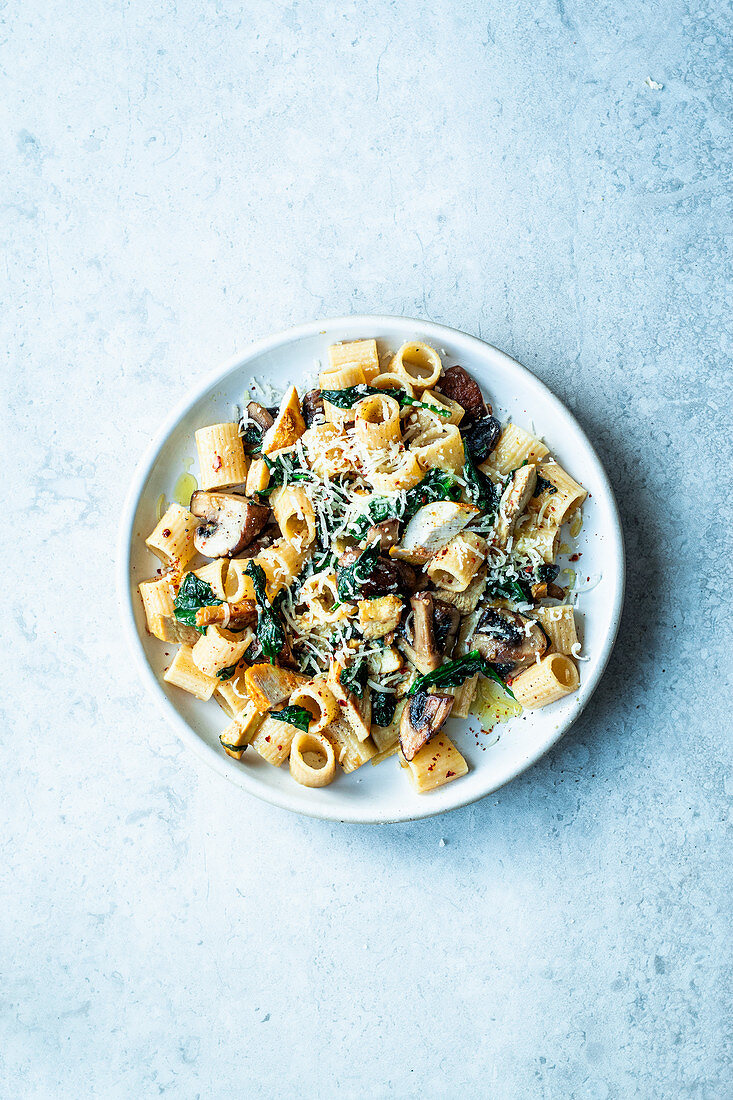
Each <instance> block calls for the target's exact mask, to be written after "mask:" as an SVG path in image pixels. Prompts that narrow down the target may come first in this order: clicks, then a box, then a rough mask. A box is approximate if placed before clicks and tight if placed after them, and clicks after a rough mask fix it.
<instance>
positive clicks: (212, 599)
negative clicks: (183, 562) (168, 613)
mask: <svg viewBox="0 0 733 1100" xmlns="http://www.w3.org/2000/svg"><path fill="white" fill-rule="evenodd" d="M220 603H222V601H221V600H219V599H217V598H216V596H215V595H214V591H213V589H212V587H211V585H210V584H207V583H206V581H202V580H201V578H200V577H197V576H196V574H195V573H186V575H185V577H184V578H183V580H182V581H181V585H180V587H179V589H178V594H177V595H176V598H175V599H174V601H173V608H174V614H175V616H176V618H177V619H178V621H179V622H181V623H187V624H188V625H189V626H193V627H196V630H198V632H199V634H205V633H206V627H205V626H196V612H197V611H198V610H199V608H200V607H218V606H219V604H220Z"/></svg>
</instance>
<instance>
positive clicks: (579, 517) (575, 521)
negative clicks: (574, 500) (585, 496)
mask: <svg viewBox="0 0 733 1100" xmlns="http://www.w3.org/2000/svg"><path fill="white" fill-rule="evenodd" d="M582 529H583V513H582V512H581V511H580V509H578V511H577V512H576V513H575V515H574V516H573V518H572V520H571V522H570V535H571V537H572V538H574V539H577V537H578V535H579V534H580V532H581V531H582Z"/></svg>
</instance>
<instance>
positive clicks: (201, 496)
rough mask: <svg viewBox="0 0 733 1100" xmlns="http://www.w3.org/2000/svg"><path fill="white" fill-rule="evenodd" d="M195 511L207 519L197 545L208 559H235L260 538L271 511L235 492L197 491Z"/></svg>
mask: <svg viewBox="0 0 733 1100" xmlns="http://www.w3.org/2000/svg"><path fill="white" fill-rule="evenodd" d="M190 509H191V512H192V513H193V515H194V516H196V517H198V518H199V519H203V520H204V523H202V524H201V525H200V526H199V527H197V528H196V533H195V535H194V538H193V542H194V546H195V547H196V549H197V550H198V552H199V553H200V554H203V555H204V557H206V558H233V557H235V555H236V554H239V553H240V552H241V551H242V550H244V548H245V547H246V546H248V545H249V543H250V542H251V541H252V540H253V539H254V538H255V537H256V536H257V535H259V533H260V531H261V530H262V528H263V527H264V526H265V524H266V523H267V520H268V517H269V514H270V509H269V507H268V506H267V505H263V504H254V503H253V502H252V501H251V500H248V499H247V498H246V497H241V496H235V495H234V494H233V493H207V492H204V491H202V490H200V489H199V490H197V492H195V493H194V494H193V496H192V497H191V505H190Z"/></svg>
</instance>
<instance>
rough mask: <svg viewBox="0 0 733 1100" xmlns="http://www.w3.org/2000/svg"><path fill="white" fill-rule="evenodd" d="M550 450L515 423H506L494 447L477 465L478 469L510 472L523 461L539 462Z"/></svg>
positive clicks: (503, 472)
mask: <svg viewBox="0 0 733 1100" xmlns="http://www.w3.org/2000/svg"><path fill="white" fill-rule="evenodd" d="M549 453H550V452H549V451H548V449H547V447H546V446H545V445H544V443H542V442H540V440H539V439H537V438H536V437H535V436H533V435H530V434H529V432H526V431H525V430H524V428H520V427H518V425H516V424H507V426H506V427H505V428H504V430H503V431H502V433H501V435H500V436H499V439H498V442H497V444H496V447H495V448H494V450H493V451H492V453H491V454H490V455H489V457H488V458H487V460H486V462H482V463H481V465H480V466H479V469H480V470H484V469H486V470H488V471H490V472H494V471H496V472H497V473H499V474H510V473H511V472H512V470H516V469H517V468H518V467H519V466H521V465H522V463H523V462H539V461H540V460H541V459H543V458H544V457H545V456H546V455H548V454H549Z"/></svg>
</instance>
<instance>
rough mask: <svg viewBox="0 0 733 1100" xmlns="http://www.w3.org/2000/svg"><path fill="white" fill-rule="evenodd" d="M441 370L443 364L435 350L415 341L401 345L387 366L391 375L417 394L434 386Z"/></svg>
mask: <svg viewBox="0 0 733 1100" xmlns="http://www.w3.org/2000/svg"><path fill="white" fill-rule="evenodd" d="M442 370H443V364H442V363H441V361H440V356H439V355H438V353H437V351H436V350H435V348H431V347H430V345H429V344H423V343H419V342H417V341H415V342H414V343H407V344H403V345H402V347H401V348H399V349H398V351H397V352H396V353H395V356H394V358H393V359H392V362H391V363H390V364H389V371H390V373H391V374H396V375H397V376H398V378H402V379H404V381H405V382H409V383H410V385H411V386H414V388H415V390H416V391H418V392H419V393H422V391H423V390H428V389H430V388H431V387H432V386H434V385H435V383H436V382H437V381H438V379H439V378H440V374H441V371H442Z"/></svg>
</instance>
